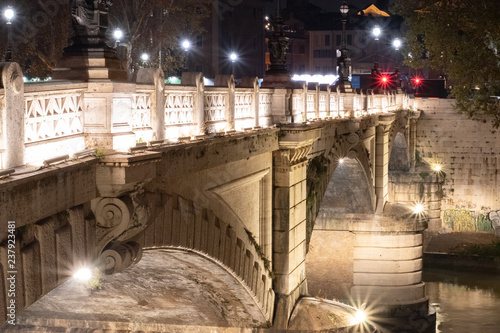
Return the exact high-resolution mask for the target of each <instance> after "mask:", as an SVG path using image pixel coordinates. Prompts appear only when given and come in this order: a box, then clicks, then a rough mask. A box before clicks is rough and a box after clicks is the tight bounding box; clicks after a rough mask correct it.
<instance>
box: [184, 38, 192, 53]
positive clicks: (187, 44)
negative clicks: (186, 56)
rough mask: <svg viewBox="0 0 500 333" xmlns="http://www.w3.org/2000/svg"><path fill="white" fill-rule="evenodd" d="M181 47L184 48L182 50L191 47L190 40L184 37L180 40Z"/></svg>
mask: <svg viewBox="0 0 500 333" xmlns="http://www.w3.org/2000/svg"><path fill="white" fill-rule="evenodd" d="M182 48H183V49H184V51H188V50H189V49H190V48H191V42H190V41H188V40H187V39H185V40H184V41H183V42H182Z"/></svg>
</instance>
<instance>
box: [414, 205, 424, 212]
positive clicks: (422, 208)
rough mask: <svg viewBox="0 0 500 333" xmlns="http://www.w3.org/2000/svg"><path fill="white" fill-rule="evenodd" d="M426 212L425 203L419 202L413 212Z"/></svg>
mask: <svg viewBox="0 0 500 333" xmlns="http://www.w3.org/2000/svg"><path fill="white" fill-rule="evenodd" d="M423 212H424V205H422V204H420V203H418V204H416V205H415V207H413V214H422V213H423Z"/></svg>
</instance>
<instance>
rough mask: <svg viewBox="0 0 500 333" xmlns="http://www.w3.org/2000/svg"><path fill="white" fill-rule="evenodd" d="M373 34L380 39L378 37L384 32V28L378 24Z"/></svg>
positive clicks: (376, 38)
mask: <svg viewBox="0 0 500 333" xmlns="http://www.w3.org/2000/svg"><path fill="white" fill-rule="evenodd" d="M372 34H373V36H375V40H378V38H379V37H380V35H381V34H382V30H381V29H380V28H379V27H378V26H376V27H375V28H373V30H372Z"/></svg>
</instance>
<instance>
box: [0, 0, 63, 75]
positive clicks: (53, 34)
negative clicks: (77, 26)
mask: <svg viewBox="0 0 500 333" xmlns="http://www.w3.org/2000/svg"><path fill="white" fill-rule="evenodd" d="M6 5H9V3H7V4H6ZM10 5H11V6H12V8H13V9H14V11H15V13H16V14H15V16H14V19H13V21H12V25H11V29H12V49H13V61H16V62H18V63H19V64H21V67H22V68H23V70H24V73H25V75H26V76H28V77H32V78H35V77H40V78H45V77H47V76H50V73H51V71H52V69H53V68H54V67H55V66H56V64H57V61H58V60H59V59H60V57H61V56H62V51H63V48H64V47H65V46H66V45H67V42H68V39H69V36H70V34H71V16H70V15H69V13H71V6H70V2H69V1H68V0H17V1H15V2H12V3H11V4H10ZM3 9H4V8H2V10H3ZM2 23H3V22H2ZM7 27H8V26H7V25H5V24H2V26H1V27H0V54H1V56H0V58H2V59H3V58H4V56H5V52H6V49H7V36H8V29H7Z"/></svg>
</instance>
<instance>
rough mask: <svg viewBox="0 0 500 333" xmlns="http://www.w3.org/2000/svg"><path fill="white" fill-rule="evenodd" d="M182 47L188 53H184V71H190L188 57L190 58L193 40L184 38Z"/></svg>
mask: <svg viewBox="0 0 500 333" xmlns="http://www.w3.org/2000/svg"><path fill="white" fill-rule="evenodd" d="M181 46H182V48H183V49H184V52H185V53H186V54H185V55H184V72H187V71H188V60H189V59H188V58H189V49H190V48H191V42H190V41H189V40H187V39H184V40H183V41H182V43H181Z"/></svg>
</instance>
